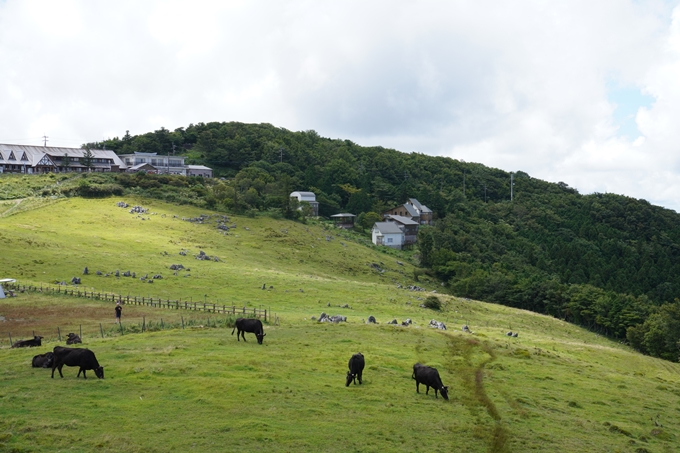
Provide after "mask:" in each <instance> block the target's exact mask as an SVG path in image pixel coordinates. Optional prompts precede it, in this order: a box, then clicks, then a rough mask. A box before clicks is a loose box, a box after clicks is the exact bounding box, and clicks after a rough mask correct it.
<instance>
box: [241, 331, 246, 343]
mask: <svg viewBox="0 0 680 453" xmlns="http://www.w3.org/2000/svg"><path fill="white" fill-rule="evenodd" d="M241 336H242V337H243V341H246V331H245V330H242V331H241Z"/></svg>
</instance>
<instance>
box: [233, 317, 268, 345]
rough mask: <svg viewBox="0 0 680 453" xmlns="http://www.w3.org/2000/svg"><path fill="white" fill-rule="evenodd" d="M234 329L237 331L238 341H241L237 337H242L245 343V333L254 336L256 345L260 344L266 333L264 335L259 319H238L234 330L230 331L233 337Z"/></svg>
mask: <svg viewBox="0 0 680 453" xmlns="http://www.w3.org/2000/svg"><path fill="white" fill-rule="evenodd" d="M236 329H238V332H236V338H237V339H238V341H241V339H240V338H239V335H241V336H242V337H243V341H246V332H249V333H254V334H255V336H256V337H257V343H258V344H262V340H263V339H264V336H265V335H267V334H266V333H264V327H262V321H260V320H259V319H246V318H238V319H237V320H236V322H235V323H234V328H233V329H232V330H231V334H232V335H234V330H236Z"/></svg>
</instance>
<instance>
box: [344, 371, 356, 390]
mask: <svg viewBox="0 0 680 453" xmlns="http://www.w3.org/2000/svg"><path fill="white" fill-rule="evenodd" d="M354 376H356V375H355V374H352V372H351V371H348V372H347V380H345V387H349V385H350V384H351V383H352V381H353V380H354Z"/></svg>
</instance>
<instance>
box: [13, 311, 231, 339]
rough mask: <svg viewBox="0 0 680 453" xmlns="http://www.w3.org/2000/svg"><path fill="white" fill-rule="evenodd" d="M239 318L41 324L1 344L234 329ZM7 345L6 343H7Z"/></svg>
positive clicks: (15, 334) (144, 319)
mask: <svg viewBox="0 0 680 453" xmlns="http://www.w3.org/2000/svg"><path fill="white" fill-rule="evenodd" d="M235 321H236V318H234V317H233V316H210V315H209V314H207V313H206V317H195V316H193V317H188V318H185V317H184V316H180V317H179V319H167V318H166V319H164V318H159V319H155V320H154V319H147V317H146V316H142V317H136V318H130V319H125V320H121V322H120V323H114V324H111V323H103V322H99V323H98V322H94V323H87V324H76V325H67V324H66V325H61V326H57V327H40V328H37V329H29V328H24V329H22V328H17V329H16V330H15V331H14V332H6V336H4V335H3V337H4V338H3V340H2V341H1V342H0V344H2V343H5V341H9V345H10V346H12V345H14V343H16V342H17V341H18V340H27V339H28V340H30V339H32V338H34V337H35V336H40V337H42V340H41V342H42V341H44V342H63V341H66V340H67V338H68V337H69V335H70V334H76V335H78V337H79V338H80V339H81V341H83V342H87V340H89V339H92V338H110V337H117V336H123V335H129V334H136V333H144V332H157V331H161V330H166V329H208V328H223V329H227V328H233V327H234V322H235ZM5 344H7V343H5Z"/></svg>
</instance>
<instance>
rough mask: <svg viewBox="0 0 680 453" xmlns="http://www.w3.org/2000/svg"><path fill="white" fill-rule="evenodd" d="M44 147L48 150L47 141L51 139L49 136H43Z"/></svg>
mask: <svg viewBox="0 0 680 453" xmlns="http://www.w3.org/2000/svg"><path fill="white" fill-rule="evenodd" d="M42 138H43V147H45V148H47V139H48V138H49V137H48V136H47V135H43V137H42Z"/></svg>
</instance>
